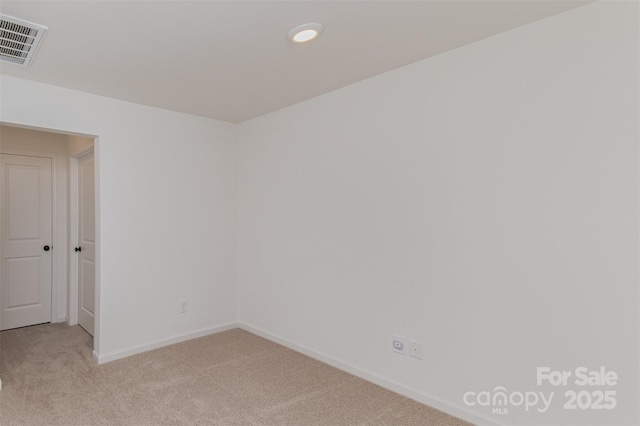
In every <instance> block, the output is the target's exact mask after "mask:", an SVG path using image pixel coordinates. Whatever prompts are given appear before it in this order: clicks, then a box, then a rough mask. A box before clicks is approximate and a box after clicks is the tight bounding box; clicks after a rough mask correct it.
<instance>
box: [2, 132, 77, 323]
mask: <svg viewBox="0 0 640 426" xmlns="http://www.w3.org/2000/svg"><path fill="white" fill-rule="evenodd" d="M67 139H68V136H66V135H62V134H56V133H48V132H39V131H34V130H29V129H21V128H17V127H9V126H0V146H1V147H2V149H1V150H2V152H13V153H22V151H27V152H34V153H40V154H42V153H45V154H49V155H51V156H53V158H52V160H53V161H52V163H53V167H54V171H55V172H54V176H53V178H54V180H53V185H54V188H53V189H54V192H53V193H54V198H55V200H54V203H55V205H54V214H53V220H54V226H53V231H54V232H53V235H52V241H51V245H52V247H53V251H52V253H53V259H52V260H53V265H52V302H53V303H52V306H51V308H52V311H51V319H52V321H54V322H63V321H65V320H67V282H68V281H67V279H68V275H67V255H66V254H67V252H66V251H67V248H68V243H67V235H68V232H67V200H68V186H67V174H68V173H67V169H68V167H67Z"/></svg>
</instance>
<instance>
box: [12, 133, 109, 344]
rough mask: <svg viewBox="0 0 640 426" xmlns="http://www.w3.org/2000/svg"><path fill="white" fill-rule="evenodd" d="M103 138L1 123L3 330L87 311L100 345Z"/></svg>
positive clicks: (71, 318)
mask: <svg viewBox="0 0 640 426" xmlns="http://www.w3.org/2000/svg"><path fill="white" fill-rule="evenodd" d="M96 144H97V138H96V137H95V136H85V135H78V134H69V133H62V132H58V131H50V130H46V129H36V128H26V127H23V126H16V125H11V124H4V123H0V157H1V158H2V162H1V164H0V214H1V218H2V219H1V220H0V262H2V263H1V265H2V268H1V270H0V330H7V329H11V328H17V327H23V326H28V325H35V324H40V323H47V322H54V323H55V322H67V323H68V324H69V325H76V324H78V323H79V317H82V321H81V324H80V325H81V326H82V327H83V328H85V330H87V331H88V332H89V334H91V335H93V336H94V348H96V347H97V337H98V336H97V333H98V331H99V327H97V322H98V318H99V313H98V312H97V307H98V306H99V303H98V300H99V289H98V283H99V279H98V274H99V266H98V265H99V256H98V254H99V232H97V227H96V224H97V223H98V222H97V220H96V218H97V212H98V209H97V208H96V204H97V202H98V198H97V197H94V194H97V191H96V185H95V182H97V179H96V174H97V168H94V162H93V153H94V149H95V148H94V147H95V145H96ZM80 239H82V241H81V240H80ZM76 249H77V250H76ZM82 250H83V251H82ZM83 255H84V256H83ZM79 286H80V287H81V288H80V289H79ZM79 297H82V300H80V299H79ZM79 309H81V310H82V311H83V313H84V315H79Z"/></svg>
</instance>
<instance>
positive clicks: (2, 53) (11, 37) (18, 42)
mask: <svg viewBox="0 0 640 426" xmlns="http://www.w3.org/2000/svg"><path fill="white" fill-rule="evenodd" d="M46 32H47V27H43V26H42V25H38V24H33V23H31V22H27V21H23V20H22V19H18V18H14V17H12V16H7V15H2V14H0V61H2V62H9V63H12V64H16V65H22V66H23V67H28V66H29V65H31V61H32V60H33V57H34V56H35V54H36V52H37V51H38V46H39V45H40V42H41V41H42V38H43V37H44V35H45V33H46Z"/></svg>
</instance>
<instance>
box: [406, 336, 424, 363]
mask: <svg viewBox="0 0 640 426" xmlns="http://www.w3.org/2000/svg"><path fill="white" fill-rule="evenodd" d="M408 351H409V356H410V357H413V358H417V359H422V343H421V342H415V341H413V340H409V348H408Z"/></svg>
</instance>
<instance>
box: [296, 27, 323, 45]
mask: <svg viewBox="0 0 640 426" xmlns="http://www.w3.org/2000/svg"><path fill="white" fill-rule="evenodd" d="M322 30H324V27H323V26H322V24H316V23H311V24H303V25H299V26H297V27H295V28H294V29H292V30H291V31H289V41H290V42H292V43H306V42H308V41H311V40H313V39H316V38H318V36H319V35H320V34H321V33H322Z"/></svg>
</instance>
